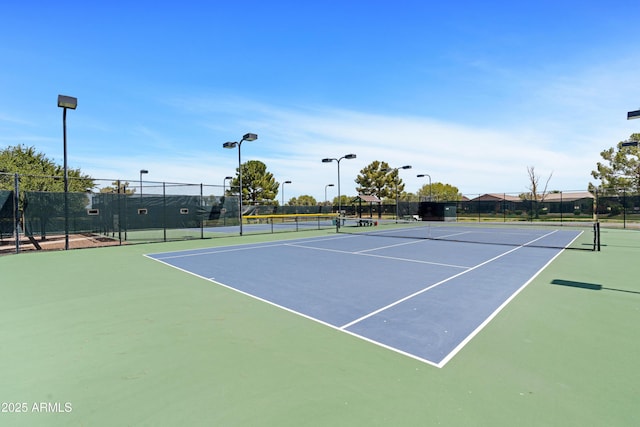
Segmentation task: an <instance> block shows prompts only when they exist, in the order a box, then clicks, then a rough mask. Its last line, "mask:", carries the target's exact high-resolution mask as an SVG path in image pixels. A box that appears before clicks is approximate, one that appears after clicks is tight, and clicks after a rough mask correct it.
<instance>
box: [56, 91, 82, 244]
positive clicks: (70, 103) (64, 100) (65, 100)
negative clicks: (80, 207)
mask: <svg viewBox="0 0 640 427" xmlns="http://www.w3.org/2000/svg"><path fill="white" fill-rule="evenodd" d="M77 106H78V98H74V97H72V96H65V95H58V107H60V108H62V139H63V141H64V142H63V145H64V249H65V250H67V249H69V170H68V168H67V109H68V108H70V109H72V110H75V109H76V107H77Z"/></svg>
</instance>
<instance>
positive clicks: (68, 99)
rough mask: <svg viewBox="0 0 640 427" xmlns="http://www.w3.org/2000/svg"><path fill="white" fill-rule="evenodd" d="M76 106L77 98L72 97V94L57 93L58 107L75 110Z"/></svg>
mask: <svg viewBox="0 0 640 427" xmlns="http://www.w3.org/2000/svg"><path fill="white" fill-rule="evenodd" d="M77 106H78V98H74V97H73V96H66V95H58V107H60V108H69V109H71V110H75V109H76V107H77Z"/></svg>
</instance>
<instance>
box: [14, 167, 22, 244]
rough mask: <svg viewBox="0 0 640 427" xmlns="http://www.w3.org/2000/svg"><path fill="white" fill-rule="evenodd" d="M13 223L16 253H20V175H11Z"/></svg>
mask: <svg viewBox="0 0 640 427" xmlns="http://www.w3.org/2000/svg"><path fill="white" fill-rule="evenodd" d="M13 208H14V213H13V215H14V216H13V225H14V229H15V231H16V253H20V176H19V175H18V172H16V173H15V174H14V176H13Z"/></svg>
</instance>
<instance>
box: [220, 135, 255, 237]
mask: <svg viewBox="0 0 640 427" xmlns="http://www.w3.org/2000/svg"><path fill="white" fill-rule="evenodd" d="M256 139H258V135H256V134H255V133H246V134H245V135H244V136H243V137H242V139H241V140H240V142H235V141H231V142H225V143H224V144H222V147H223V148H229V149H231V148H235V147H236V146H238V182H239V185H238V187H239V190H238V206H239V212H238V219H239V220H240V235H241V236H242V155H241V154H240V147H241V146H242V142H243V141H255V140H256Z"/></svg>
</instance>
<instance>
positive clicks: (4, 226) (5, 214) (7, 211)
mask: <svg viewBox="0 0 640 427" xmlns="http://www.w3.org/2000/svg"><path fill="white" fill-rule="evenodd" d="M13 217H14V208H13V191H7V190H0V236H5V235H12V234H13V229H14V225H13Z"/></svg>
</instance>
